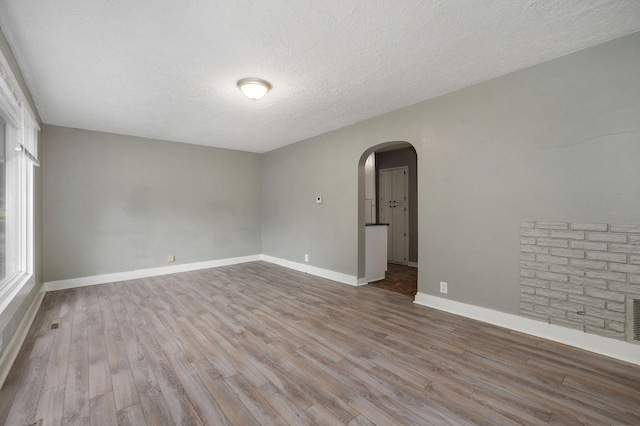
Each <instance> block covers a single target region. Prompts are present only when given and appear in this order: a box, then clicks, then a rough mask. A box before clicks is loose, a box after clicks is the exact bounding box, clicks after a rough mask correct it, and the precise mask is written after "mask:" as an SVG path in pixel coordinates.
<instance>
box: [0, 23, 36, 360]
mask: <svg viewBox="0 0 640 426" xmlns="http://www.w3.org/2000/svg"><path fill="white" fill-rule="evenodd" d="M0 51H2V55H3V56H4V58H5V59H6V60H7V63H8V64H9V67H10V68H11V71H12V72H13V75H14V76H15V77H16V80H17V81H18V84H19V85H20V88H21V89H22V93H24V95H25V96H26V97H27V101H28V102H29V105H30V106H31V109H32V110H33V112H34V113H35V114H36V118H37V119H38V122H39V123H41V121H40V117H39V116H38V110H37V109H36V108H35V105H34V103H33V99H32V98H31V93H29V89H28V88H27V85H26V83H25V82H24V78H23V76H22V72H21V71H20V67H19V66H18V63H17V61H16V58H15V57H14V56H13V52H12V51H11V48H10V47H9V44H8V43H7V40H6V38H5V37H4V34H3V33H2V31H0ZM40 136H41V135H40ZM41 139H42V138H41V137H40V140H41ZM39 144H40V145H39V147H40V148H41V147H42V145H41V142H40V141H39ZM33 189H34V206H33V215H34V230H33V231H34V232H33V233H34V259H33V261H34V265H33V266H34V276H35V280H33V281H32V282H31V283H27V285H25V286H24V287H23V288H22V290H21V291H20V292H19V293H18V294H17V295H16V297H15V298H14V299H13V301H12V302H11V303H10V304H9V306H7V308H6V309H5V310H4V311H3V312H2V313H0V336H1V337H2V338H1V339H0V340H2V342H3V343H2V345H0V356H1V355H2V352H3V351H4V349H5V347H6V346H7V344H8V343H9V340H10V339H11V337H12V336H13V334H14V333H15V331H16V329H17V327H18V324H19V323H20V321H21V320H22V317H23V316H24V314H25V313H26V311H27V309H28V308H29V305H30V304H31V302H32V301H33V299H34V297H35V296H36V294H37V293H38V291H39V290H40V289H41V287H42V203H41V198H42V173H41V170H40V169H39V168H37V167H36V168H35V172H34V188H33Z"/></svg>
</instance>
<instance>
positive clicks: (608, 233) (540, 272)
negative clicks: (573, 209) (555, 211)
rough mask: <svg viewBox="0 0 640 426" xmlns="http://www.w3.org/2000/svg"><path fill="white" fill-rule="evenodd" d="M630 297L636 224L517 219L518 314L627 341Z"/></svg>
mask: <svg viewBox="0 0 640 426" xmlns="http://www.w3.org/2000/svg"><path fill="white" fill-rule="evenodd" d="M632 297H635V298H640V225H615V224H606V223H579V222H549V221H533V222H521V224H520V315H521V316H523V317H527V318H531V319H536V320H540V321H544V322H548V323H551V324H556V325H560V326H564V327H569V328H573V329H577V330H582V331H584V332H586V333H593V334H598V335H600V336H605V337H611V338H614V339H619V340H625V339H626V334H625V332H626V331H627V330H626V325H625V321H626V309H627V303H626V302H627V300H630V299H631V298H632Z"/></svg>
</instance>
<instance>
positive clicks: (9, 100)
mask: <svg viewBox="0 0 640 426" xmlns="http://www.w3.org/2000/svg"><path fill="white" fill-rule="evenodd" d="M33 117H34V115H33V113H32V112H31V109H30V107H29V104H28V103H27V102H26V101H25V98H24V96H23V94H22V92H21V90H20V86H19V85H18V84H17V83H16V81H15V78H14V76H13V74H12V73H11V70H10V68H9V67H8V65H7V63H6V61H5V59H4V57H3V56H2V54H0V313H1V312H2V311H4V309H5V308H6V307H7V305H8V304H9V303H10V302H11V300H13V298H14V296H15V295H16V294H17V293H18V292H19V291H20V289H21V288H22V287H23V286H24V284H26V283H27V282H28V281H29V280H32V279H33V168H34V166H36V165H38V158H37V135H38V133H37V132H38V130H39V129H38V125H37V123H36V121H35V119H34V118H33Z"/></svg>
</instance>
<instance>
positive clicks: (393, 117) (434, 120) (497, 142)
mask: <svg viewBox="0 0 640 426" xmlns="http://www.w3.org/2000/svg"><path fill="white" fill-rule="evenodd" d="M638 75H640V33H636V34H633V35H631V36H627V37H623V38H620V39H617V40H613V41H611V42H608V43H605V44H602V45H600V46H596V47H593V48H590V49H586V50H583V51H580V52H577V53H574V54H572V55H568V56H565V57H563V58H559V59H556V60H553V61H550V62H547V63H544V64H541V65H538V66H535V67H531V68H527V69H525V70H522V71H519V72H516V73H513V74H509V75H506V76H504V77H501V78H497V79H494V80H491V81H488V82H485V83H483V84H479V85H476V86H473V87H470V88H467V89H463V90H460V91H458V92H455V93H452V94H449V95H445V96H442V97H439V98H436V99H433V100H430V101H427V102H424V103H421V104H417V105H414V106H411V107H408V108H404V109H402V110H398V111H394V112H392V113H389V114H386V115H383V116H380V117H377V118H374V119H371V120H367V121H364V122H361V123H358V124H355V125H353V126H349V127H347V128H343V129H340V130H337V131H334V132H330V133H328V134H325V135H321V136H318V137H315V138H312V139H309V140H306V141H302V142H299V143H297V144H294V145H291V146H287V147H283V148H281V149H278V150H275V151H272V152H269V153H267V154H265V155H264V161H263V171H262V199H263V204H262V209H263V216H262V218H263V242H262V244H263V252H264V253H265V254H268V255H273V256H278V257H282V258H285V259H289V260H292V261H298V262H300V261H301V259H302V255H303V253H305V252H307V253H310V254H311V258H310V264H312V265H313V266H318V267H323V268H327V269H331V270H334V271H338V272H342V273H345V274H352V275H356V274H358V271H361V272H362V270H363V268H362V265H360V264H359V263H362V257H359V256H358V241H359V239H361V238H360V234H361V233H362V232H363V231H362V228H363V227H362V220H363V215H361V216H362V217H359V211H358V187H359V183H358V177H359V171H358V163H359V161H360V159H361V156H362V155H363V153H364V152H365V151H366V150H367V149H369V148H370V147H372V146H374V145H377V144H379V143H383V142H387V141H408V142H410V143H412V144H413V146H414V147H415V148H416V151H417V154H418V187H419V191H420V193H419V206H418V212H419V241H418V243H419V247H420V259H419V268H420V271H419V291H420V292H423V293H427V294H432V295H439V293H438V291H439V290H438V287H439V285H438V283H439V281H441V280H442V281H447V282H448V283H449V293H448V295H443V296H444V297H447V298H450V299H453V300H456V301H460V302H464V303H469V304H473V305H477V306H483V307H487V308H492V309H495V310H499V311H504V312H508V313H512V314H518V307H519V256H520V251H519V244H520V237H519V235H518V233H519V226H520V221H521V220H527V219H537V220H563V221H575V222H579V221H584V222H603V223H607V222H608V223H636V222H637V221H638V214H639V213H638V212H640V167H639V166H638V165H639V164H640V129H639V123H640V121H639V119H638V118H639V117H640V78H638ZM360 174H362V173H360ZM316 194H322V195H324V197H325V204H324V205H322V206H316V205H314V204H313V196H314V195H316Z"/></svg>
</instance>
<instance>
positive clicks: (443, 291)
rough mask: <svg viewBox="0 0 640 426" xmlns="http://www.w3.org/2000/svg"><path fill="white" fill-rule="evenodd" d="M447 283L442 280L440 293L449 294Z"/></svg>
mask: <svg viewBox="0 0 640 426" xmlns="http://www.w3.org/2000/svg"><path fill="white" fill-rule="evenodd" d="M447 291H448V290H447V283H446V282H444V281H440V293H444V294H447Z"/></svg>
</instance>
